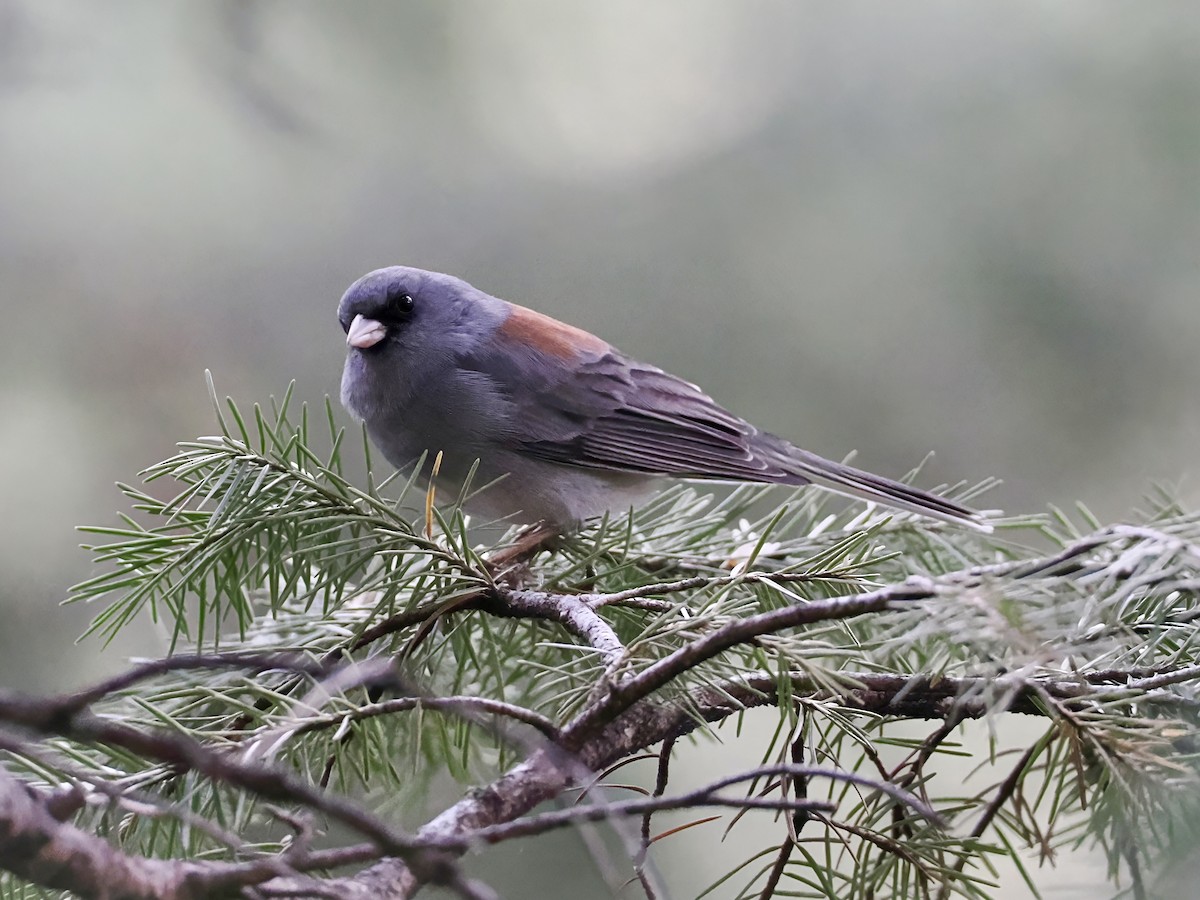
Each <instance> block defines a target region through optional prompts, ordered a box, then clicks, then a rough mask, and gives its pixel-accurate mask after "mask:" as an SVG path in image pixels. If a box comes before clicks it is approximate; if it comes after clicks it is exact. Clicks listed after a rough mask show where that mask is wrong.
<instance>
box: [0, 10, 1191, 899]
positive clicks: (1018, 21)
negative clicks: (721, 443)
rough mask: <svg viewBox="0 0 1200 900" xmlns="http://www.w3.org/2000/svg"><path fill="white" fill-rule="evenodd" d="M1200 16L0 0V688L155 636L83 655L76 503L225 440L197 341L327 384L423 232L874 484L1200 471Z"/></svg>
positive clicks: (1052, 488) (243, 372)
mask: <svg viewBox="0 0 1200 900" xmlns="http://www.w3.org/2000/svg"><path fill="white" fill-rule="evenodd" d="M1197 47H1200V6H1197V5H1196V4H1194V3H1186V2H1177V3H1171V2H1160V3H1156V4H1119V3H1115V2H1113V3H1109V2H1086V3H1085V2H1059V0H1046V2H1011V0H1003V2H1001V0H996V2H979V3H970V4H966V3H951V2H938V3H907V4H873V3H872V4H868V3H837V4H831V3H807V4H801V3H794V2H736V3H735V2H698V0H662V2H655V3H649V4H644V3H640V2H632V0H631V2H616V3H612V2H610V3H605V4H600V3H591V4H564V3H561V2H558V0H538V2H512V3H503V4H501V3H494V2H487V0H473V2H450V3H441V2H432V0H431V2H408V3H402V4H401V3H383V2H374V3H367V2H356V3H354V4H335V3H314V2H294V0H293V2H287V3H284V2H215V0H208V2H200V0H195V2H181V0H174V2H168V0H122V2H116V0H110V2H107V3H103V4H99V3H92V2H87V0H0V312H2V313H3V318H2V319H0V508H3V510H4V512H5V515H4V516H3V519H2V520H0V605H2V609H3V612H4V624H5V627H4V629H3V632H2V633H0V680H2V682H3V683H6V684H12V685H19V686H23V687H30V688H39V689H51V688H56V687H65V686H69V685H76V684H79V683H81V682H82V681H83V680H85V679H86V678H88V677H90V676H92V675H94V674H95V673H96V672H97V671H99V670H101V669H110V668H112V667H114V666H116V665H118V664H119V663H120V660H121V659H122V654H128V653H130V652H153V651H154V649H155V648H156V646H157V644H156V640H155V638H154V636H153V632H152V630H151V629H150V628H148V627H147V628H145V629H143V630H142V632H141V633H140V634H138V635H136V636H131V637H130V639H129V641H127V642H126V644H125V645H123V646H122V647H120V648H118V650H117V651H116V652H113V653H110V654H109V655H108V656H106V657H104V658H101V648H100V647H99V645H98V644H96V643H95V642H89V643H85V644H83V645H81V646H78V647H76V646H74V645H73V643H72V641H73V638H74V637H75V636H76V635H77V634H78V633H79V631H80V630H81V629H82V627H83V625H84V624H85V622H86V619H87V617H88V615H89V613H88V611H86V610H77V609H71V610H63V609H60V608H59V606H58V605H57V603H58V601H59V600H61V599H62V597H63V596H64V592H65V589H66V587H67V586H68V585H69V584H71V583H72V582H74V581H77V580H79V579H80V578H82V577H84V576H85V575H86V574H88V572H89V571H90V565H89V562H88V559H87V556H86V555H85V554H83V553H82V552H80V551H79V550H78V549H76V546H75V545H76V544H77V543H78V541H79V536H78V535H76V534H75V533H74V532H73V530H72V528H73V526H74V525H76V524H80V523H85V522H93V523H94V522H101V523H107V522H111V521H112V517H113V513H114V510H115V509H116V508H117V507H118V506H119V505H120V499H119V497H118V495H117V493H116V491H115V490H114V488H113V487H112V484H113V482H114V481H116V480H118V479H120V480H132V479H133V478H134V477H135V473H136V472H137V471H138V470H139V469H140V468H142V467H143V466H145V465H147V464H149V463H152V462H154V461H156V460H158V459H160V458H162V457H164V456H166V455H168V454H169V453H170V452H171V451H172V445H173V442H174V441H177V440H185V439H188V438H191V437H194V436H196V435H198V434H202V433H208V432H210V431H211V430H212V418H211V415H210V411H209V407H208V400H207V396H206V393H205V388H204V381H203V370H204V369H205V368H210V369H212V371H213V373H214V375H215V378H216V380H217V384H218V387H219V388H220V389H221V390H222V391H223V392H228V393H231V394H233V395H234V396H235V397H236V398H238V399H239V400H240V401H242V402H244V403H247V404H248V403H251V402H254V401H256V400H264V399H266V397H267V396H268V395H269V394H270V393H272V392H275V393H278V392H280V391H281V390H282V389H283V388H284V387H286V385H287V383H288V382H289V381H290V380H292V379H296V380H297V383H298V388H297V390H298V394H299V396H300V397H301V398H303V399H309V400H317V399H320V398H321V397H322V396H323V395H324V394H326V393H331V392H335V391H336V385H337V379H338V373H339V369H340V364H341V357H342V346H343V345H342V336H341V332H340V331H339V329H338V327H337V324H336V321H335V319H334V315H333V313H334V308H335V305H336V302H337V298H338V297H339V296H340V294H341V292H342V291H343V290H344V288H345V287H346V285H347V284H349V282H350V281H352V280H353V279H354V278H355V277H357V276H358V275H359V274H361V273H362V272H364V271H366V270H368V269H371V268H375V267H378V266H381V265H387V264H393V263H406V264H411V265H418V266H422V267H425V268H433V269H440V270H446V271H451V272H454V273H456V274H459V275H461V276H463V277H465V278H467V279H468V280H470V281H472V282H474V283H475V284H476V285H478V286H479V287H482V288H484V289H485V290H488V291H490V292H492V293H496V294H498V295H500V296H503V297H506V298H508V299H512V300H518V301H521V302H524V303H526V304H528V305H531V306H534V307H537V308H539V309H541V310H543V311H546V312H548V313H551V314H553V315H557V316H560V317H562V318H566V319H569V320H571V321H573V322H576V323H578V324H580V325H582V326H584V327H587V328H590V329H592V330H594V331H597V332H600V333H601V334H603V335H604V336H605V337H606V338H608V339H610V340H612V341H613V342H614V343H616V344H617V345H619V346H621V347H622V348H624V349H625V350H627V351H629V352H631V353H633V354H634V355H637V356H641V357H645V358H649V359H652V360H653V361H654V362H656V363H658V364H659V365H662V366H663V367H665V368H667V369H670V370H672V371H675V372H677V373H679V374H681V375H685V376H687V377H688V378H690V379H692V380H695V381H698V382H700V383H701V384H702V385H703V386H704V387H705V388H706V389H707V390H708V391H709V392H710V393H712V394H713V395H715V396H716V397H717V398H718V399H719V400H721V401H723V402H724V403H726V404H727V405H730V406H732V407H733V408H734V409H736V410H737V411H739V412H740V413H742V414H743V415H745V416H747V417H748V418H750V419H752V420H754V421H755V422H757V423H758V424H760V425H762V426H764V427H766V428H769V429H770V430H773V431H776V432H778V433H779V434H782V435H784V436H787V437H789V438H792V439H794V440H796V441H797V442H799V443H801V444H802V445H803V446H806V447H808V448H809V449H812V450H815V451H817V452H820V453H823V454H825V455H829V456H841V455H842V454H844V453H845V452H847V451H849V450H851V449H858V450H859V451H860V457H859V461H860V462H861V463H862V464H863V465H865V466H867V467H869V468H873V469H875V470H877V471H880V472H883V473H887V474H892V475H898V474H901V473H903V472H904V471H905V470H906V469H908V468H909V467H910V466H911V465H913V464H915V463H916V462H918V461H919V460H920V459H921V458H922V457H923V456H924V454H925V453H926V452H927V451H928V450H931V449H932V450H936V451H937V456H936V458H935V459H934V461H933V462H932V463H931V464H930V465H929V467H928V469H927V473H926V478H927V482H926V483H936V482H940V481H954V480H957V479H960V478H965V479H972V480H975V479H980V478H983V477H985V476H989V475H995V476H999V477H1000V478H1003V479H1004V481H1005V485H1004V487H1003V488H1002V489H1000V490H998V491H996V492H995V493H994V495H992V497H991V505H996V506H1003V507H1005V508H1007V509H1009V510H1013V511H1029V510H1040V509H1044V508H1045V507H1046V505H1047V504H1051V503H1053V504H1059V505H1068V506H1069V505H1071V504H1074V503H1075V502H1076V501H1083V502H1085V503H1086V504H1087V505H1088V506H1089V507H1090V508H1091V509H1093V510H1094V511H1095V512H1096V513H1097V514H1098V515H1099V516H1100V517H1101V518H1104V519H1111V518H1114V517H1117V516H1121V515H1123V514H1124V513H1125V512H1126V511H1127V510H1128V509H1130V508H1131V507H1134V506H1137V505H1138V504H1139V503H1140V501H1141V498H1142V496H1143V495H1144V494H1145V493H1146V492H1147V490H1148V489H1149V488H1150V487H1151V485H1152V484H1153V483H1154V482H1165V483H1168V484H1171V485H1173V486H1177V487H1178V488H1179V489H1180V490H1181V492H1182V496H1183V497H1184V498H1185V499H1187V500H1189V501H1190V502H1193V503H1194V502H1195V501H1196V500H1197V499H1198V496H1200V495H1198V492H1197V480H1196V462H1195V447H1196V443H1197V440H1198V439H1200V413H1198V412H1197V404H1196V400H1195V396H1196V385H1197V382H1198V379H1200V356H1198V355H1197V353H1196V352H1195V346H1196V331H1197V326H1198V325H1200V312H1198V309H1200V304H1198V299H1197V295H1198V292H1200V251H1198V248H1200V203H1198V201H1200V52H1197ZM735 746H736V742H734V743H730V744H728V745H726V747H725V748H723V750H722V751H721V752H722V753H723V754H729V753H731V752H733V751H732V748H733V747H735ZM734 764H736V762H733V761H731V762H729V765H734ZM706 765H712V766H717V765H718V763H717V762H716V761H711V762H709V763H706ZM706 840H710V841H715V840H716V835H715V833H714V834H711V835H710V836H709V837H708V838H707V839H704V840H699V841H698V842H697V843H693V844H691V845H688V844H686V843H683V842H681V843H680V844H679V847H680V848H681V849H680V851H679V852H680V853H681V854H683V856H684V860H683V861H684V863H685V865H684V866H683V869H684V870H685V871H684V872H683V873H682V874H680V875H679V876H678V877H679V878H681V879H683V880H682V881H681V882H680V885H681V887H680V891H681V893H680V896H686V893H687V891H688V890H694V889H695V887H696V886H698V885H700V884H703V883H705V881H706V876H707V877H711V876H712V875H714V874H716V873H715V871H714V870H706V869H704V866H706V865H708V864H709V862H710V860H711V859H712V858H713V857H717V856H721V857H724V853H723V852H722V853H721V854H716V853H703V854H702V858H698V857H697V856H696V854H697V853H698V852H700V851H699V850H698V848H704V847H705V846H706V842H705V841H706ZM559 844H560V845H562V846H566V845H570V846H572V847H573V846H574V844H573V843H572V842H571V841H570V839H568V838H567V837H563V838H560V839H559ZM752 844H753V841H751V845H752ZM689 847H690V848H691V849H690V850H688V849H687V848H689ZM521 852H522V853H524V854H526V856H525V857H524V859H525V862H524V863H522V869H521V875H520V876H513V877H527V876H528V874H529V873H530V872H532V871H537V870H538V868H539V866H540V865H541V864H540V863H537V864H535V863H532V862H530V861H531V860H533V859H544V857H541V856H540V855H538V854H537V851H536V849H535V847H534V846H533V845H532V844H526V845H523V848H522V850H521ZM564 852H565V851H564ZM689 853H690V854H691V855H690V856H689V855H688V854H689ZM668 855H669V854H668ZM521 858H522V857H520V856H518V859H519V860H520V859H521ZM561 858H562V857H561V854H560V856H558V857H556V859H559V860H561ZM732 858H733V856H728V857H724V859H725V860H726V861H728V860H729V859H732ZM586 865H587V864H586V863H585V862H582V861H581V862H580V863H579V865H578V870H579V871H586ZM1092 871H1093V872H1095V870H1094V869H1093V870H1092ZM1083 877H1084V876H1079V875H1078V873H1076V875H1074V876H1071V877H1067V878H1063V879H1062V880H1063V881H1064V882H1070V883H1071V884H1072V885H1073V887H1074V889H1075V890H1074V891H1070V890H1068V889H1067V888H1065V887H1064V888H1063V889H1062V891H1061V892H1060V893H1058V894H1055V895H1053V896H1059V897H1067V896H1089V894H1088V893H1086V891H1087V888H1086V885H1084V884H1083V883H1082V881H1081V878H1083ZM691 879H694V883H693V881H692V880H691ZM516 883H517V882H514V881H510V882H509V886H510V889H511V890H515V888H512V885H514V884H516ZM551 883H552V884H553V883H555V882H551ZM557 883H558V885H559V888H561V881H559V882H557ZM546 890H547V891H549V893H545V894H544V895H537V896H548V897H549V896H554V890H555V889H554V888H547V889H546ZM1080 891H1083V892H1084V893H1079V892H1080ZM526 896H535V894H526ZM578 896H580V897H587V896H593V895H590V894H584V893H579V894H578ZM596 896H600V895H599V894H597V895H596ZM1011 896H1014V897H1019V896H1023V891H1022V890H1017V889H1016V888H1015V887H1014V892H1013V893H1012V894H1011Z"/></svg>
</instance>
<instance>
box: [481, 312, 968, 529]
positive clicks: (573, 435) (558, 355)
mask: <svg viewBox="0 0 1200 900" xmlns="http://www.w3.org/2000/svg"><path fill="white" fill-rule="evenodd" d="M544 318H545V317H541V316H539V315H538V314H536V313H531V312H529V311H527V310H522V316H521V320H520V324H521V327H522V328H524V329H525V331H524V332H521V331H520V330H519V329H514V328H510V329H508V331H507V333H505V330H504V329H501V331H500V332H499V333H497V335H496V337H495V339H494V340H493V341H490V342H488V343H487V345H486V349H482V350H476V351H474V353H473V354H472V355H468V356H467V357H466V358H464V359H462V360H460V363H461V364H462V365H464V366H465V367H467V368H474V369H475V370H476V371H478V372H479V373H480V374H481V375H483V376H485V377H487V378H488V379H489V380H490V381H491V382H492V384H493V385H494V387H495V388H496V389H498V390H499V391H500V392H501V393H502V394H504V395H505V396H506V399H507V400H509V401H510V402H511V403H512V404H513V408H512V409H510V413H511V414H513V415H514V416H515V417H516V420H517V421H516V423H515V424H514V425H513V427H512V429H511V431H510V435H509V440H510V441H511V443H512V447H513V449H514V450H516V451H517V452H519V453H524V454H527V455H529V456H531V457H535V458H537V459H542V460H546V461H549V462H556V463H560V464H562V465H568V466H579V467H583V468H591V469H608V470H611V471H619V472H631V473H644V474H647V475H667V476H673V477H677V478H703V479H711V480H717V481H756V482H765V483H771V484H793V485H800V484H809V483H811V482H814V481H815V482H817V483H819V484H822V485H824V486H825V487H828V488H831V489H833V490H835V491H839V492H842V493H847V494H850V495H852V496H856V497H865V498H867V499H870V500H878V501H881V502H883V503H886V504H888V505H891V506H896V507H899V508H901V509H908V510H912V511H914V512H918V513H921V514H922V515H928V516H933V517H935V518H939V519H944V520H946V521H951V522H959V523H964V524H966V525H968V526H970V527H972V528H977V529H980V530H982V531H990V530H991V527H990V526H989V525H988V524H987V523H986V522H985V521H983V520H982V519H981V517H980V516H979V514H978V513H976V512H974V511H973V510H971V509H968V508H967V507H965V506H962V505H961V504H959V503H956V502H954V501H953V500H948V499H946V498H945V497H939V496H937V495H935V494H930V493H928V492H926V491H922V490H921V489H919V488H915V487H912V486H911V485H907V484H902V483H900V482H896V481H892V480H891V479H890V478H884V477H882V476H880V475H875V474H873V473H871V472H865V471H863V470H861V469H856V468H854V467H852V466H847V465H845V464H843V463H837V462H833V461H831V460H827V459H824V458H823V457H820V456H817V455H816V454H815V453H809V452H808V451H806V450H801V449H800V448H798V447H795V446H793V445H792V444H790V443H788V442H787V441H785V440H783V439H782V438H778V437H775V436H774V435H772V434H768V433H767V432H764V431H759V430H758V429H757V428H755V427H754V426H753V425H751V424H750V423H748V422H746V421H745V420H743V419H740V418H738V417H737V416H735V415H733V414H732V413H731V412H729V411H728V410H726V409H723V408H722V407H720V406H719V405H717V404H716V403H715V402H713V400H712V398H711V397H709V396H708V395H707V394H705V393H704V392H703V391H701V390H700V389H699V388H698V387H696V386H695V385H694V384H690V383H689V382H686V381H684V380H683V379H681V378H676V377H675V376H674V375H671V374H669V373H667V372H664V371H662V370H661V369H656V368H654V367H653V366H648V365H646V364H644V363H639V362H636V361H635V360H631V359H629V358H628V357H627V356H625V355H624V354H622V353H621V352H620V351H618V350H615V349H614V348H612V347H610V346H608V345H607V344H605V343H604V342H603V341H601V340H600V339H599V338H596V337H594V336H592V335H589V334H587V333H586V332H581V331H578V329H574V328H572V327H571V326H567V325H563V324H562V323H558V322H555V321H554V320H552V319H551V320H546V323H552V324H545V323H543V322H542V321H541V320H542V319H544Z"/></svg>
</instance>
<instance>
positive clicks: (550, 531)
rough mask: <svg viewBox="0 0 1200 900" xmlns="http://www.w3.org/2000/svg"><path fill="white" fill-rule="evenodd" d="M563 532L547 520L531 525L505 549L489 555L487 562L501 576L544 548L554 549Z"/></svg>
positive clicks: (495, 573)
mask: <svg viewBox="0 0 1200 900" xmlns="http://www.w3.org/2000/svg"><path fill="white" fill-rule="evenodd" d="M560 537H562V532H561V531H559V529H557V528H554V527H553V526H551V525H548V524H546V523H545V522H538V523H536V524H534V525H530V526H529V527H528V528H526V529H525V530H523V531H521V532H520V533H519V534H518V535H517V537H516V539H515V540H514V541H513V542H512V544H510V545H509V546H507V547H505V548H504V549H503V550H499V551H497V552H495V553H493V554H492V555H491V556H489V557H488V558H487V559H486V560H485V562H486V563H487V566H488V568H489V569H491V570H492V574H493V575H495V576H500V575H501V574H502V573H505V572H507V571H509V570H512V569H515V568H516V567H518V566H520V565H521V564H523V563H527V562H528V561H529V560H531V559H533V558H534V557H535V556H537V554H538V553H540V552H541V551H542V550H552V549H554V547H555V546H557V544H558V540H559V538H560Z"/></svg>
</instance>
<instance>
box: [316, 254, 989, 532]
mask: <svg viewBox="0 0 1200 900" xmlns="http://www.w3.org/2000/svg"><path fill="white" fill-rule="evenodd" d="M338 321H340V322H341V325H342V329H343V330H344V331H345V332H346V344H347V347H348V353H347V355H346V368H345V371H344V372H343V374H342V402H343V403H344V404H345V405H346V407H347V409H349V410H350V412H351V413H353V414H354V415H355V416H357V417H359V418H360V419H362V420H363V421H364V422H365V423H366V426H367V431H368V433H369V434H370V437H371V439H372V440H373V441H374V442H375V444H377V445H378V446H379V448H380V449H381V450H382V451H383V454H384V456H386V457H387V459H388V461H389V462H391V463H392V464H393V465H395V466H397V467H398V468H402V469H403V468H406V467H411V466H412V465H413V464H414V463H415V461H416V460H417V459H418V458H419V457H420V456H421V454H422V453H426V452H427V451H428V453H429V456H428V457H427V458H428V459H432V458H433V456H434V454H436V452H437V451H439V450H440V451H442V452H443V460H442V464H441V470H440V473H439V475H438V477H437V480H436V481H437V484H438V486H439V488H441V489H443V490H449V491H451V492H453V493H455V494H457V492H458V491H459V490H460V489H461V487H462V484H463V481H464V480H465V479H466V478H467V476H468V473H469V472H470V470H471V468H472V466H474V465H475V464H476V460H478V470H477V471H476V473H475V476H474V481H473V484H474V485H476V486H481V485H489V486H488V487H486V488H485V489H484V490H482V491H480V492H479V493H478V494H477V495H476V496H475V497H474V499H473V500H472V501H471V502H469V503H468V507H469V508H471V509H474V510H477V511H479V512H480V513H482V514H485V515H489V516H493V517H496V518H500V517H510V518H515V519H516V520H517V521H524V522H542V523H545V524H546V525H548V526H549V527H551V528H554V529H558V530H564V529H569V528H571V527H573V526H575V525H576V524H577V523H579V522H580V521H581V520H583V519H586V518H588V517H590V516H594V515H598V514H600V513H603V512H605V511H608V510H613V511H618V510H623V509H628V508H629V506H630V505H631V504H633V503H635V502H636V501H637V500H639V499H640V498H642V497H644V496H645V495H646V494H647V493H648V492H649V491H651V490H652V489H653V486H654V482H655V481H656V480H657V479H659V478H662V477H664V476H666V477H674V478H693V479H707V480H713V481H749V482H762V483H769V484H792V485H801V484H808V483H810V482H815V483H817V484H820V485H822V486H824V487H828V488H831V489H833V490H835V491H839V492H844V493H849V494H852V495H856V496H859V497H866V498H869V499H871V500H877V501H879V502H881V503H884V504H887V505H889V506H893V507H898V508H900V509H906V510H911V511H914V512H917V513H920V514H921V515H925V516H930V517H933V518H936V519H943V520H946V521H949V522H956V523H960V524H964V525H967V526H970V527H973V528H977V529H983V530H991V529H990V527H989V526H988V525H987V524H986V523H985V522H984V521H983V520H982V519H981V517H980V515H979V514H978V513H976V512H974V511H972V510H970V509H968V508H966V507H964V506H961V505H959V504H958V503H955V502H953V501H952V500H947V499H945V498H943V497H938V496H935V495H933V494H929V493H926V492H925V491H921V490H918V489H917V488H913V487H909V486H908V485H906V484H900V483H899V482H896V481H891V480H889V479H887V478H881V477H880V476H878V475H872V474H870V473H869V472H863V471H861V470H859V469H855V468H852V467H850V466H846V465H842V464H841V463H836V462H831V461H830V460H827V459H822V458H821V457H819V456H816V455H815V454H812V453H809V452H808V451H807V450H801V449H800V448H799V447H795V446H793V445H792V444H789V443H788V442H787V441H785V440H783V439H782V438H778V437H775V436H774V435H772V434H768V433H766V432H764V431H759V430H758V429H757V428H755V427H754V426H753V425H750V424H749V423H748V422H746V421H744V420H743V419H740V418H738V417H737V416H735V415H733V414H732V413H730V412H728V411H726V410H724V409H722V408H721V407H720V406H718V405H717V404H716V403H714V402H713V401H712V399H710V398H709V397H708V396H707V395H706V394H704V393H703V392H701V391H700V389H699V388H697V387H696V386H695V385H693V384H689V383H688V382H686V381H683V380H682V379H680V378H676V377H675V376H674V375H669V374H667V373H666V372H663V371H662V370H661V369H656V368H654V366H649V365H646V364H645V363H640V362H638V361H636V360H633V359H630V358H629V357H628V356H626V355H625V354H623V353H622V352H621V351H619V350H617V349H615V348H614V347H612V346H610V345H609V344H607V343H606V342H605V341H602V340H601V339H600V338H598V337H596V336H594V335H592V334H589V333H588V332H586V331H583V330H581V329H579V328H575V327H574V326H571V325H567V324H565V323H563V322H559V321H558V320H556V319H552V318H550V317H549V316H545V315H542V314H541V313H538V312H534V311H533V310H531V309H526V308H525V307H523V306H517V305H515V304H512V303H508V302H506V301H504V300H500V299H499V298H497V297H492V296H490V295H489V294H485V293H484V292H483V291H480V290H477V289H476V288H474V287H472V286H471V285H469V284H467V283H466V282H465V281H462V280H460V279H458V278H454V277H453V276H450V275H442V274H439V273H437V272H426V271H423V270H421V269H411V268H408V267H405V266H392V267H390V268H386V269H378V270H376V271H374V272H370V273H368V274H367V275H364V276H363V277H362V278H360V279H359V280H358V281H356V282H354V284H352V285H351V286H350V289H349V290H348V291H346V294H345V296H344V297H342V302H341V303H340V304H339V305H338ZM491 482H495V483H494V484H489V483H491Z"/></svg>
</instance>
